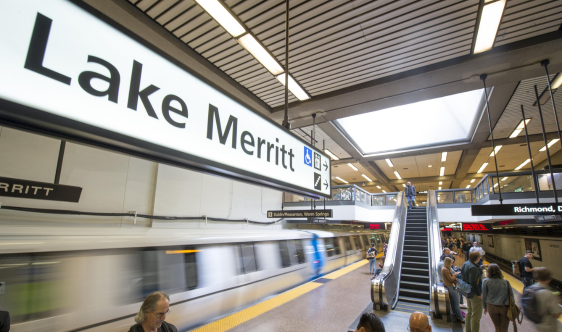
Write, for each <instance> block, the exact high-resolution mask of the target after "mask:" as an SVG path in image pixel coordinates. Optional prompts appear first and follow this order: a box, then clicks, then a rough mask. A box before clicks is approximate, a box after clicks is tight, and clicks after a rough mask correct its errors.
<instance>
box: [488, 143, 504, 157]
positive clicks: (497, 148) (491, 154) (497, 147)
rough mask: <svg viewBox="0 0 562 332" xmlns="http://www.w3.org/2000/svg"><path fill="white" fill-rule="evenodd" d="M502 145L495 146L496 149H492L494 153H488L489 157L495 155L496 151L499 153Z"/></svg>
mask: <svg viewBox="0 0 562 332" xmlns="http://www.w3.org/2000/svg"><path fill="white" fill-rule="evenodd" d="M502 146H503V145H497V146H496V148H495V149H494V151H492V153H490V157H493V156H494V154H497V153H498V151H500V149H501V148H502Z"/></svg>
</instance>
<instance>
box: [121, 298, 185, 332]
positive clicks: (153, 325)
mask: <svg viewBox="0 0 562 332" xmlns="http://www.w3.org/2000/svg"><path fill="white" fill-rule="evenodd" d="M169 314H170V297H169V296H168V294H166V293H164V292H154V293H152V294H150V295H148V296H147V297H146V299H144V302H143V303H142V305H141V307H140V310H139V312H138V313H137V315H136V316H135V322H137V323H136V324H135V325H133V326H131V328H130V329H129V332H178V329H177V328H176V327H175V326H174V325H172V324H170V323H167V322H165V320H166V316H168V315H169Z"/></svg>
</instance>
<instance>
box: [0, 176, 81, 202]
mask: <svg viewBox="0 0 562 332" xmlns="http://www.w3.org/2000/svg"><path fill="white" fill-rule="evenodd" d="M81 194H82V188H80V187H74V186H64V185H60V184H53V183H46V182H37V181H28V180H21V179H12V178H5V177H0V196H7V197H17V198H31V199H41V200H47V201H60V202H73V203H78V202H79V201H80V195H81Z"/></svg>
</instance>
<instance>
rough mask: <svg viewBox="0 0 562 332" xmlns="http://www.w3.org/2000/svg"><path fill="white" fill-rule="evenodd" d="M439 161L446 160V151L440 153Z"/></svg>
mask: <svg viewBox="0 0 562 332" xmlns="http://www.w3.org/2000/svg"><path fill="white" fill-rule="evenodd" d="M441 161H447V152H443V153H441Z"/></svg>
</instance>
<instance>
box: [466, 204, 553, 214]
mask: <svg viewBox="0 0 562 332" xmlns="http://www.w3.org/2000/svg"><path fill="white" fill-rule="evenodd" d="M471 209H472V215H473V216H491V215H495V216H517V215H523V216H533V215H562V204H554V203H552V204H550V203H541V204H493V205H472V206H471Z"/></svg>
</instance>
